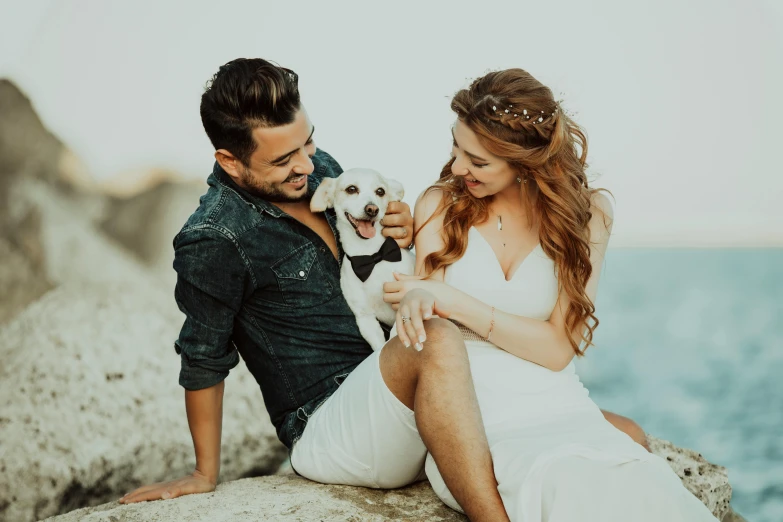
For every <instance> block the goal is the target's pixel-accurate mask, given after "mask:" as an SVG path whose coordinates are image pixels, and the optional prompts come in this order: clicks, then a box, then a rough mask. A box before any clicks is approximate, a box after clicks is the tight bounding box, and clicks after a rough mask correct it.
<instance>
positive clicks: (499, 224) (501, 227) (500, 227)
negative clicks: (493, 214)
mask: <svg viewBox="0 0 783 522" xmlns="http://www.w3.org/2000/svg"><path fill="white" fill-rule="evenodd" d="M498 230H503V222H502V221H501V220H500V216H498Z"/></svg>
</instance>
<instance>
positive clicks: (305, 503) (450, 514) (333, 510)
mask: <svg viewBox="0 0 783 522" xmlns="http://www.w3.org/2000/svg"><path fill="white" fill-rule="evenodd" d="M650 445H651V446H652V447H653V450H654V452H655V453H656V454H657V455H659V456H661V457H663V458H667V461H668V462H669V463H670V464H671V465H672V468H673V469H674V471H675V472H678V474H680V475H681V476H682V477H683V483H684V485H685V487H686V488H688V489H689V490H690V491H691V492H694V493H695V494H696V495H697V496H698V497H699V498H700V499H701V500H702V501H703V502H705V504H706V505H707V507H708V508H710V510H711V511H712V512H713V514H715V515H716V516H717V517H718V519H719V520H722V522H744V521H743V519H742V518H741V517H739V515H736V514H735V513H734V512H733V511H732V510H731V509H730V508H725V507H724V506H726V505H727V504H728V501H729V499H730V496H731V488H728V487H727V486H728V481H727V477H726V470H725V469H724V468H722V467H720V466H715V465H713V464H710V463H709V462H707V461H705V460H704V458H703V457H701V456H700V455H699V454H698V453H695V452H691V451H690V450H685V449H682V448H678V447H676V446H674V445H673V444H671V443H670V442H667V441H664V440H660V439H656V438H654V437H650ZM686 469H696V470H697V471H696V473H693V474H690V475H688V474H686V473H685V470H686ZM698 470H701V474H699V471H698ZM284 473H285V474H284V475H277V476H274V477H263V478H256V479H251V480H239V481H236V482H232V483H223V484H221V485H219V486H218V488H217V490H216V491H215V492H214V493H210V494H206V495H193V496H185V497H181V498H178V499H174V500H173V501H161V502H146V503H142V504H130V505H125V506H123V505H120V504H118V503H116V502H113V503H109V504H104V505H102V506H98V507H93V508H88V509H81V510H79V511H75V512H72V513H68V514H67V515H64V516H60V517H55V518H53V519H51V520H52V521H53V522H71V521H77V520H79V521H82V520H83V521H96V522H97V521H110V520H116V521H122V522H135V521H142V520H159V521H175V520H189V521H193V522H199V521H205V522H206V521H221V520H226V521H228V520H231V521H250V520H275V521H281V522H285V521H295V520H297V521H299V520H321V521H331V520H334V521H337V520H340V521H343V520H356V521H360V520H361V521H365V520H378V521H381V520H383V521H387V520H400V521H402V520H453V521H457V520H459V521H464V520H467V519H466V518H465V517H463V516H462V515H460V514H458V513H456V512H454V511H451V510H450V509H448V508H446V507H445V506H444V505H443V504H442V503H441V502H440V500H438V498H437V497H436V496H435V494H434V493H433V492H432V489H431V488H430V486H429V483H427V482H426V481H425V482H421V483H418V484H414V485H413V486H409V487H407V488H402V489H397V490H386V491H384V490H374V489H365V488H355V487H348V486H327V485H323V484H317V483H315V482H310V481H307V480H305V479H302V478H300V477H297V476H295V475H292V474H291V472H290V471H285V472H284ZM732 517H734V518H732ZM736 517H739V518H736Z"/></svg>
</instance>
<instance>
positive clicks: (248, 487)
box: [51, 476, 467, 522]
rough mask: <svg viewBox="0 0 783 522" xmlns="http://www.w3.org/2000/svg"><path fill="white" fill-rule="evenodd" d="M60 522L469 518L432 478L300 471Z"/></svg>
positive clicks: (107, 507) (112, 506) (108, 507)
mask: <svg viewBox="0 0 783 522" xmlns="http://www.w3.org/2000/svg"><path fill="white" fill-rule="evenodd" d="M51 520H53V521H57V522H77V521H80V522H81V521H83V522H98V521H101V522H142V521H144V522H146V521H149V520H159V521H168V520H170V521H175V520H176V521H179V520H188V521H191V522H200V521H204V522H206V521H209V522H224V521H225V522H229V521H231V522H251V521H258V520H274V521H280V522H287V521H291V522H293V521H311V520H312V521H322V522H382V521H387V520H409V521H432V522H438V521H442V522H447V521H465V520H467V519H466V518H465V517H464V516H462V515H460V514H458V513H456V512H454V511H452V510H451V509H449V508H447V507H446V506H445V505H443V504H442V503H441V501H440V500H439V499H438V498H437V497H436V496H435V494H434V493H433V492H432V488H430V487H429V484H428V483H426V482H423V483H419V484H416V485H413V486H410V487H407V488H404V489H398V490H390V491H382V490H372V489H364V488H354V487H349V486H327V485H323V484H316V483H314V482H309V481H307V480H305V479H302V478H299V477H294V476H273V477H258V478H252V479H245V480H238V481H235V482H231V483H227V484H221V485H219V486H218V488H217V490H216V491H215V492H214V493H208V494H203V495H189V496H185V497H180V498H177V499H173V500H167V501H156V502H145V503H141V504H129V505H124V506H123V505H120V504H118V503H116V502H112V503H109V504H104V505H102V506H98V507H93V508H87V509H81V510H79V511H75V512H73V513H69V514H67V515H64V516H60V517H55V518H53V519H51Z"/></svg>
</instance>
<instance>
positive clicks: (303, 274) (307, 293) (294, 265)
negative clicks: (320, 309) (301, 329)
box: [271, 244, 332, 308]
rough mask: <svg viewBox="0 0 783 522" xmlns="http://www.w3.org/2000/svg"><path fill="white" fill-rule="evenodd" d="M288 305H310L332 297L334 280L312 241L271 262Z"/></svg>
mask: <svg viewBox="0 0 783 522" xmlns="http://www.w3.org/2000/svg"><path fill="white" fill-rule="evenodd" d="M271 268H272V272H273V273H274V274H275V278H276V279H277V284H278V285H279V286H280V293H281V294H282V295H283V303H284V304H285V306H290V307H297V308H300V307H301V308H309V307H311V306H316V305H319V304H322V303H324V302H326V301H328V300H329V299H331V297H332V284H331V283H330V282H329V280H328V279H327V277H326V274H325V273H324V270H323V268H322V267H321V263H320V262H319V261H318V251H317V249H316V248H315V245H313V244H307V245H303V246H301V247H299V248H297V249H296V250H293V251H292V252H289V253H288V254H286V255H285V256H284V257H283V258H282V259H280V260H278V261H277V262H276V263H275V264H273V265H272V267H271Z"/></svg>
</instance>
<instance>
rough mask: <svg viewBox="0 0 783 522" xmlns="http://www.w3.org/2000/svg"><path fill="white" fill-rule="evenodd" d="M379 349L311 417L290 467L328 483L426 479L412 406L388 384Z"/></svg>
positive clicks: (388, 484) (393, 484)
mask: <svg viewBox="0 0 783 522" xmlns="http://www.w3.org/2000/svg"><path fill="white" fill-rule="evenodd" d="M380 355H381V350H379V351H377V352H374V353H373V354H372V355H370V356H369V357H367V359H365V360H364V361H362V363H361V364H359V366H357V367H356V369H355V370H354V371H352V372H351V373H350V375H348V377H347V378H346V379H345V381H343V383H342V384H341V385H340V387H339V388H338V389H337V391H336V392H334V394H332V396H331V397H329V398H328V399H327V400H326V401H325V402H324V403H323V404H322V405H321V406H320V407H319V408H318V409H317V410H315V412H314V413H313V414H312V415H310V418H309V419H308V421H307V426H306V427H305V430H304V433H303V434H302V436H301V437H300V438H299V440H298V441H297V442H296V443H295V444H294V447H293V450H292V451H291V466H292V467H293V468H294V470H295V471H296V472H297V473H298V474H299V475H302V476H303V477H305V478H308V479H310V480H314V481H316V482H322V483H324V484H346V485H350V486H364V487H370V488H383V489H392V488H399V487H402V486H406V485H408V484H411V483H413V482H416V481H417V480H422V479H424V478H425V475H424V458H425V456H426V455H427V448H426V447H425V446H424V443H423V442H422V440H421V437H420V436H419V432H418V430H417V429H416V421H415V419H414V416H413V410H411V409H409V408H408V407H407V406H405V405H404V404H403V403H402V402H400V400H399V399H398V398H397V397H395V396H394V394H393V393H392V392H391V390H389V388H388V387H387V386H386V383H385V382H384V381H383V377H382V376H381V367H380Z"/></svg>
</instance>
